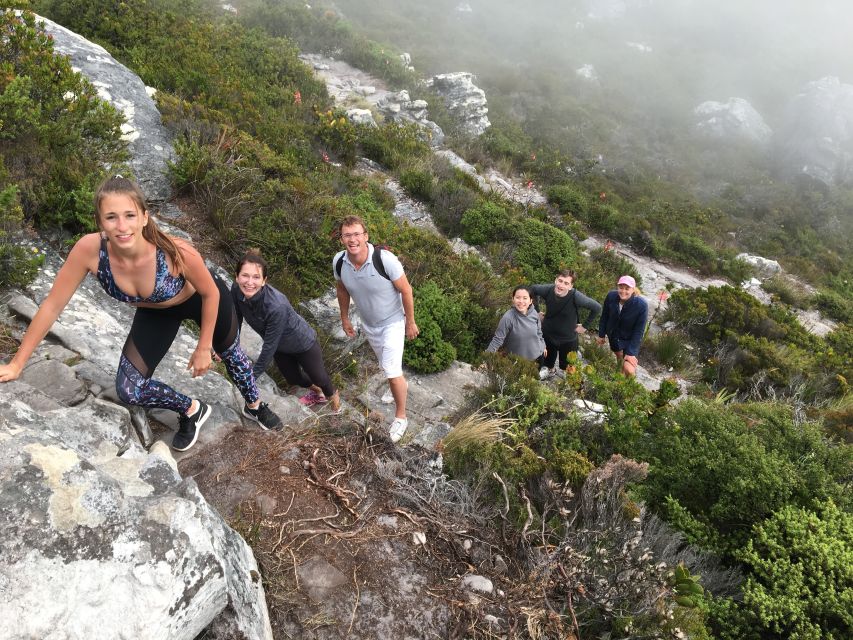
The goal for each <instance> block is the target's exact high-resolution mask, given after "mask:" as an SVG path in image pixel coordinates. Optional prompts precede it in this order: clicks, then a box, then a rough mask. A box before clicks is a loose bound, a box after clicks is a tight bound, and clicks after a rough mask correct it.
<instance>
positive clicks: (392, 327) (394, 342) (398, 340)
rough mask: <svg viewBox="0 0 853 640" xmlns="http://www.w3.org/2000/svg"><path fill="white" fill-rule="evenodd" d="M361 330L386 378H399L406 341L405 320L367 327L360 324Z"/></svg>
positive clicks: (401, 371) (401, 373)
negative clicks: (382, 325)
mask: <svg viewBox="0 0 853 640" xmlns="http://www.w3.org/2000/svg"><path fill="white" fill-rule="evenodd" d="M361 330H362V331H364V335H365V337H366V338H367V341H368V342H369V343H370V346H371V347H373V352H374V353H375V354H376V359H377V360H379V366H380V367H382V370H383V371H384V372H385V377H386V378H399V377H400V376H402V375H403V346H404V345H405V343H406V320H405V318H404V319H402V320H399V321H397V322H392V323H391V324H386V325H385V326H384V327H368V326H367V325H364V324H363V325H361Z"/></svg>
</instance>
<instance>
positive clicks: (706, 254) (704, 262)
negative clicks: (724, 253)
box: [666, 232, 717, 272]
mask: <svg viewBox="0 0 853 640" xmlns="http://www.w3.org/2000/svg"><path fill="white" fill-rule="evenodd" d="M666 246H667V247H668V248H669V249H670V251H672V252H673V253H674V254H675V255H676V256H677V257H678V259H679V260H681V261H682V262H683V263H684V264H686V265H688V266H691V267H695V268H697V269H701V270H702V271H705V272H711V271H713V270H714V269H715V268H716V265H717V254H716V252H715V251H714V250H713V249H712V248H711V247H709V246H708V245H707V244H706V243H705V241H704V240H702V239H701V238H698V237H696V236H694V235H689V234H684V233H680V232H676V233H673V234H671V235H670V236H669V237H668V238H667V239H666Z"/></svg>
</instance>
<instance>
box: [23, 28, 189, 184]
mask: <svg viewBox="0 0 853 640" xmlns="http://www.w3.org/2000/svg"><path fill="white" fill-rule="evenodd" d="M38 21H39V22H44V28H45V31H46V32H47V33H49V34H50V35H51V36H53V44H54V48H55V49H56V51H57V52H58V53H61V54H63V55H66V56H68V58H69V60H70V61H71V66H72V67H73V68H74V70H75V71H78V72H79V73H81V74H83V75H84V76H85V77H86V78H88V79H89V80H90V81H91V82H92V84H94V85H95V87H96V89H97V90H98V95H100V97H101V98H102V99H104V100H106V101H107V102H109V103H110V104H111V105H112V106H114V107H115V108H116V109H118V110H119V111H120V112H121V113H123V114H124V117H125V119H126V120H127V122H126V123H125V124H124V125H123V126H122V132H123V134H124V138H125V140H127V141H128V142H129V147H130V154H131V160H130V165H131V167H132V168H133V172H134V174H135V175H136V178H137V180H138V181H139V184H140V186H141V187H142V190H143V192H144V193H145V195H146V197H147V198H148V199H150V200H153V201H163V200H166V199H167V198H168V197H169V194H170V186H169V179H168V173H167V167H166V161H167V160H173V159H174V149H173V148H172V137H171V136H170V135H169V132H168V131H166V129H165V127H163V125H162V124H161V122H160V112H159V111H157V107H156V106H155V104H154V100H152V98H151V95H149V90H148V88H146V86H145V85H144V84H143V82H142V80H140V78H139V76H137V75H136V74H135V73H133V72H132V71H131V70H130V69H128V68H127V67H125V66H124V65H123V64H121V63H120V62H118V60H116V59H115V58H113V57H112V56H111V55H110V54H109V53H108V52H107V50H106V49H104V48H103V47H101V46H99V45H97V44H95V43H93V42H89V41H88V40H86V39H85V38H84V37H82V36H80V35H78V34H76V33H74V32H73V31H69V30H68V29H66V28H65V27H63V26H61V25H58V24H56V23H55V22H52V21H51V20H48V19H47V18H42V17H39V18H38Z"/></svg>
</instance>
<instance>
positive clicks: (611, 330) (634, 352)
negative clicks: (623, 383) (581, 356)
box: [596, 276, 649, 376]
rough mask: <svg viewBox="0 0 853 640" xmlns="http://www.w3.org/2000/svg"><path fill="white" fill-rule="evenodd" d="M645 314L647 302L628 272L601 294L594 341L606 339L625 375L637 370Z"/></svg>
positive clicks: (643, 333)
mask: <svg viewBox="0 0 853 640" xmlns="http://www.w3.org/2000/svg"><path fill="white" fill-rule="evenodd" d="M648 315H649V307H648V304H647V303H646V301H645V299H644V298H642V297H641V296H640V294H639V291H638V290H637V283H636V282H635V281H634V278H632V277H631V276H622V277H621V278H619V282H618V283H617V285H616V290H615V291H611V292H610V293H608V294H607V297H605V298H604V305H603V310H602V312H601V320H599V322H598V338H597V340H596V341H597V342H598V344H600V345H603V344H604V341H605V339H606V338H608V339H609V340H610V350H611V351H613V353H615V354H616V360H617V362H618V363H619V364H620V365H621V366H622V373H624V374H625V375H626V376H633V375H635V374H636V373H637V366H638V362H637V356H638V355H639V353H640V343H641V342H642V341H643V336H644V335H645V332H646V319H647V318H648ZM605 337H606V338H605Z"/></svg>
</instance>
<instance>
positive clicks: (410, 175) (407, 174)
mask: <svg viewBox="0 0 853 640" xmlns="http://www.w3.org/2000/svg"><path fill="white" fill-rule="evenodd" d="M400 186H402V187H403V189H405V191H406V193H407V194H409V195H410V196H411V197H412V198H417V199H418V200H421V201H423V202H430V201H431V200H432V194H433V189H434V184H433V177H432V174H430V173H429V172H428V171H423V170H419V169H408V170H406V171H403V173H401V174H400Z"/></svg>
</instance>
